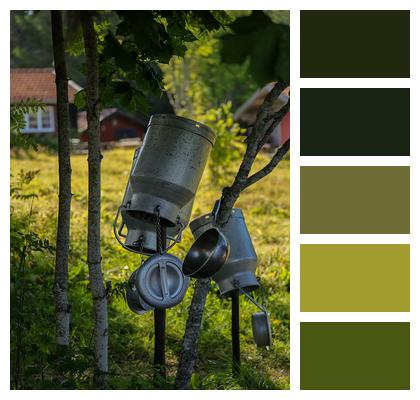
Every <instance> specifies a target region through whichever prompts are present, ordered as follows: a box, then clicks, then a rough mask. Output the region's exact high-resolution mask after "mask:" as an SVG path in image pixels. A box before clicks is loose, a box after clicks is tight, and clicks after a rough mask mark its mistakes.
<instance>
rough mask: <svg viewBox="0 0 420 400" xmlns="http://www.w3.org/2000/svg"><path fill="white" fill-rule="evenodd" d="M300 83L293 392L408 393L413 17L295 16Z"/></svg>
mask: <svg viewBox="0 0 420 400" xmlns="http://www.w3.org/2000/svg"><path fill="white" fill-rule="evenodd" d="M300 77H301V78H315V79H312V80H311V85H310V87H305V79H301V80H300V86H301V88H300V160H301V161H302V160H303V159H305V157H310V158H307V159H306V161H305V162H304V165H300V238H301V244H300V285H299V286H300V312H301V314H300V315H301V317H300V388H301V389H303V390H307V389H324V390H325V389H327V390H330V389H342V390H348V389H356V390H359V389H360V390H363V389H369V390H371V389H379V390H382V389H395V390H405V389H409V388H410V323H409V322H407V319H406V318H404V319H403V320H399V317H395V314H392V313H409V312H410V244H409V235H410V167H409V166H408V164H409V162H408V161H407V162H405V161H404V160H408V159H409V157H410V89H409V88H408V87H395V86H396V85H395V82H393V84H392V85H390V86H391V87H388V85H387V81H389V80H388V79H383V80H381V81H380V85H377V84H375V85H372V86H375V87H369V86H368V85H367V84H366V82H370V81H366V79H365V80H360V79H359V78H409V77H410V11H404V10H310V11H309V10H308V11H306V10H305V11H301V12H300ZM326 78H336V79H335V80H333V81H330V80H329V81H328V83H326ZM337 78H338V79H337ZM341 78H353V79H352V81H351V84H349V82H348V80H347V81H346V80H345V79H341ZM372 81H373V79H372ZM317 83H319V84H318V85H317ZM343 83H345V84H344V85H343ZM323 84H325V86H328V87H323ZM343 86H344V87H343ZM378 156H379V157H381V162H380V163H379V162H378V163H376V160H378V158H377V157H378ZM330 157H335V158H333V159H330ZM395 157H399V158H398V160H399V161H397V162H396V161H395ZM331 160H332V161H331ZM334 160H340V165H334V163H335V161H334ZM401 160H402V161H401ZM308 235H309V236H308ZM326 235H328V236H326ZM349 235H351V236H349ZM391 235H392V236H391ZM395 235H398V237H399V239H398V241H397V242H395V243H394V242H393V240H394V239H393V238H395V237H396V236H395ZM304 238H306V239H304ZM308 238H309V239H308ZM404 238H406V239H404ZM303 239H304V240H303ZM308 240H309V241H308ZM302 242H303V243H302ZM306 313H311V314H310V315H311V317H310V320H309V321H308V320H305V315H309V314H306ZM314 313H315V314H314ZM331 313H337V314H331ZM349 313H351V319H350V318H349V319H347V318H348V316H349V315H350V314H349ZM331 315H336V317H330V316H331ZM357 316H359V317H357ZM335 318H336V319H335ZM336 321H340V322H336Z"/></svg>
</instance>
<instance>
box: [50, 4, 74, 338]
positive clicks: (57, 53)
mask: <svg viewBox="0 0 420 400" xmlns="http://www.w3.org/2000/svg"><path fill="white" fill-rule="evenodd" d="M51 33H52V44H53V52H54V67H55V84H56V92H57V122H58V176H59V201H58V222H57V239H56V249H57V250H56V257H55V279H54V287H53V293H54V301H55V313H56V343H57V344H58V345H60V346H68V345H69V344H70V304H69V301H68V258H69V236H70V207H71V196H72V194H71V164H70V134H69V101H68V79H67V67H66V59H65V50H64V49H65V47H64V35H63V20H62V15H61V11H51Z"/></svg>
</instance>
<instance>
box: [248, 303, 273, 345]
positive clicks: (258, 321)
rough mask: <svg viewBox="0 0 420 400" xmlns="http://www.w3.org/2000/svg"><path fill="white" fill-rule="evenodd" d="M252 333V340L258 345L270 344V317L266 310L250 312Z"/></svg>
mask: <svg viewBox="0 0 420 400" xmlns="http://www.w3.org/2000/svg"><path fill="white" fill-rule="evenodd" d="M252 334H253V336H254V342H255V343H256V345H257V346H258V347H268V346H271V345H272V336H271V326H270V318H269V316H268V313H267V312H266V311H259V312H256V313H254V314H252Z"/></svg>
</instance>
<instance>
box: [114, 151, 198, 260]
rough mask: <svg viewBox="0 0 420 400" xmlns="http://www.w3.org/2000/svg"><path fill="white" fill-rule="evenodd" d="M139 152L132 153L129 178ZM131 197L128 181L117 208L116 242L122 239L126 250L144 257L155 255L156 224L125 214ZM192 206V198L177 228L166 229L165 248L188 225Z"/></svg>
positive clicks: (182, 213)
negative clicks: (119, 221)
mask: <svg viewBox="0 0 420 400" xmlns="http://www.w3.org/2000/svg"><path fill="white" fill-rule="evenodd" d="M139 152H140V148H137V149H136V150H135V152H134V156H133V163H132V166H131V171H130V176H131V174H132V172H133V169H134V165H135V163H136V159H137V157H138V155H139ZM132 197H133V190H132V188H131V184H130V180H128V182H127V186H126V188H125V193H124V197H123V201H122V203H121V206H120V208H119V211H120V213H121V217H122V220H121V225H120V226H119V228H116V227H115V230H116V237H117V239H118V240H121V239H120V238H124V247H125V248H126V249H127V250H130V251H134V252H137V253H141V254H145V255H152V254H154V253H156V222H155V221H153V219H152V218H148V219H147V220H146V219H139V218H137V217H136V216H133V215H131V214H130V213H128V212H127V210H128V209H130V207H131V199H132ZM193 204H194V198H192V199H191V200H190V202H189V203H188V204H187V205H186V206H185V207H184V208H182V209H181V211H180V214H179V215H180V221H179V222H180V223H179V224H178V225H177V226H171V227H168V228H167V229H166V232H167V238H166V245H165V247H168V246H169V243H170V241H171V240H177V236H178V235H179V234H180V231H181V230H182V229H183V227H185V226H186V225H187V224H188V221H189V220H190V217H191V211H192V207H193ZM117 218H118V215H117ZM116 223H117V221H116ZM124 227H125V228H126V232H125V233H123V229H124Z"/></svg>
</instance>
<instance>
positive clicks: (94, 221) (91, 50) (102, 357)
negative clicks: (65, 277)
mask: <svg viewBox="0 0 420 400" xmlns="http://www.w3.org/2000/svg"><path fill="white" fill-rule="evenodd" d="M81 22H82V30H83V39H84V46H85V55H86V108H87V131H88V166H89V173H88V176H89V196H88V197H89V198H88V255H87V262H88V266H89V281H90V290H91V293H92V299H93V318H94V340H95V361H96V371H95V376H94V385H95V387H96V388H97V389H105V388H106V374H107V372H108V308H107V306H108V304H107V293H106V289H105V285H104V281H103V276H102V269H101V238H100V227H101V225H100V222H101V159H102V155H101V148H100V145H101V143H100V130H99V112H100V110H99V88H98V86H99V72H98V50H97V37H96V32H95V28H94V24H93V17H92V14H91V13H90V12H89V11H82V12H81Z"/></svg>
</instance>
